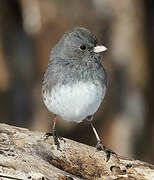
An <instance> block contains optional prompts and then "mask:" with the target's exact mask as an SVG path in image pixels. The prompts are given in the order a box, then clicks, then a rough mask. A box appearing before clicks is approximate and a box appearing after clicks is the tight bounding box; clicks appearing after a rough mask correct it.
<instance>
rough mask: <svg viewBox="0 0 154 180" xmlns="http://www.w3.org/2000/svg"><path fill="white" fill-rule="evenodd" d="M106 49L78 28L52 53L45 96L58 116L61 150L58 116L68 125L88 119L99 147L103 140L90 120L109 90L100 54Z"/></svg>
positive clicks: (43, 85)
mask: <svg viewBox="0 0 154 180" xmlns="http://www.w3.org/2000/svg"><path fill="white" fill-rule="evenodd" d="M106 49H107V48H106V47H104V46H103V45H98V41H97V38H96V37H95V35H93V34H92V33H91V32H90V31H89V30H87V29H85V28H82V27H77V28H74V29H73V30H72V31H69V32H67V33H65V34H64V35H63V36H62V38H61V39H60V40H59V42H58V43H57V44H56V45H55V47H54V48H53V49H52V51H51V56H50V60H49V64H48V67H47V69H46V71H45V73H44V77H43V81H42V96H43V101H44V104H45V105H46V107H47V109H48V110H49V111H50V112H52V113H53V114H54V115H55V117H54V120H53V137H54V142H55V144H56V145H57V147H58V148H59V147H60V146H59V142H58V138H57V136H56V131H55V126H56V115H58V116H60V117H61V118H62V119H63V120H65V121H68V122H69V121H74V122H77V123H79V122H82V121H83V120H84V119H87V120H89V122H90V124H91V126H92V128H93V131H94V133H95V135H96V139H97V142H98V144H99V146H98V147H100V144H101V140H100V138H99V136H98V134H97V132H96V129H95V128H94V126H93V125H92V123H91V121H92V119H93V114H94V113H95V112H96V111H97V110H98V108H99V106H100V104H101V102H102V100H103V98H104V95H105V92H106V88H107V75H106V72H105V70H104V68H103V66H102V64H101V62H100V60H101V58H100V54H99V53H100V52H103V51H105V50H106ZM103 147H104V146H103Z"/></svg>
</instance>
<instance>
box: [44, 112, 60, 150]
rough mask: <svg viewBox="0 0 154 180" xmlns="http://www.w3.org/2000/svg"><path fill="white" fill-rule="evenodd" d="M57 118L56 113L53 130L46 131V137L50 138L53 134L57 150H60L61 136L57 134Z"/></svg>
mask: <svg viewBox="0 0 154 180" xmlns="http://www.w3.org/2000/svg"><path fill="white" fill-rule="evenodd" d="M56 120H57V118H56V115H54V118H53V126H52V132H49V133H46V134H45V136H46V138H48V137H49V136H53V139H54V143H55V145H56V146H57V150H59V149H60V144H59V141H58V138H59V137H58V136H57V134H56Z"/></svg>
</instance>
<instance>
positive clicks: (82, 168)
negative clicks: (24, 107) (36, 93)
mask: <svg viewBox="0 0 154 180" xmlns="http://www.w3.org/2000/svg"><path fill="white" fill-rule="evenodd" d="M44 134H45V133H42V132H36V131H35V132H32V131H29V130H28V129H24V128H18V127H14V126H9V125H6V124H0V178H1V179H6V178H4V177H10V178H9V179H11V178H12V179H13V178H15V179H25V180H26V179H33V180H38V179H42V180H43V179H44V180H45V179H48V180H49V179H50V180H51V179H60V180H64V179H68V180H72V179H74V180H75V179H133V180H134V179H154V166H153V165H150V164H148V163H145V162H141V161H138V160H130V159H126V158H123V157H120V156H118V155H116V154H113V155H111V158H110V160H109V161H108V162H106V154H105V153H104V152H103V151H97V150H96V149H95V148H94V147H91V146H88V145H85V144H81V143H78V142H75V141H72V140H69V139H64V140H60V150H57V147H56V146H55V145H54V143H53V138H52V137H49V138H48V139H46V138H45V136H44Z"/></svg>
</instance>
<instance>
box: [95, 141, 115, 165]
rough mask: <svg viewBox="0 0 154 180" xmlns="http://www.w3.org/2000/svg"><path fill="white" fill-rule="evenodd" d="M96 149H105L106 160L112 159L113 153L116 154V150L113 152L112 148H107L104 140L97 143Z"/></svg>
mask: <svg viewBox="0 0 154 180" xmlns="http://www.w3.org/2000/svg"><path fill="white" fill-rule="evenodd" d="M96 149H97V150H99V151H104V152H105V154H106V162H108V161H109V160H110V157H111V154H116V153H115V152H113V151H112V150H111V149H108V148H106V147H105V146H104V145H103V143H102V142H100V141H99V142H98V143H97V145H96Z"/></svg>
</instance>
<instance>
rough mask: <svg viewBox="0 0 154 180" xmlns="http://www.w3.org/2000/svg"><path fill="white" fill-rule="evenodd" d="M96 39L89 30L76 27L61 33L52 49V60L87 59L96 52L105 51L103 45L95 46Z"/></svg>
mask: <svg viewBox="0 0 154 180" xmlns="http://www.w3.org/2000/svg"><path fill="white" fill-rule="evenodd" d="M97 45H98V40H97V38H96V36H95V35H93V34H92V33H91V32H90V31H89V30H87V29H85V28H82V27H77V28H74V29H73V30H72V31H69V32H67V33H65V34H64V35H63V37H62V38H61V39H60V41H59V42H58V43H57V45H56V46H55V47H54V48H53V49H52V51H51V56H52V60H53V59H54V58H55V57H58V58H61V59H68V60H69V59H70V60H79V61H87V60H88V61H89V59H92V57H93V56H95V55H96V54H97V56H98V53H100V52H102V51H105V50H106V48H105V47H104V46H97Z"/></svg>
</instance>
